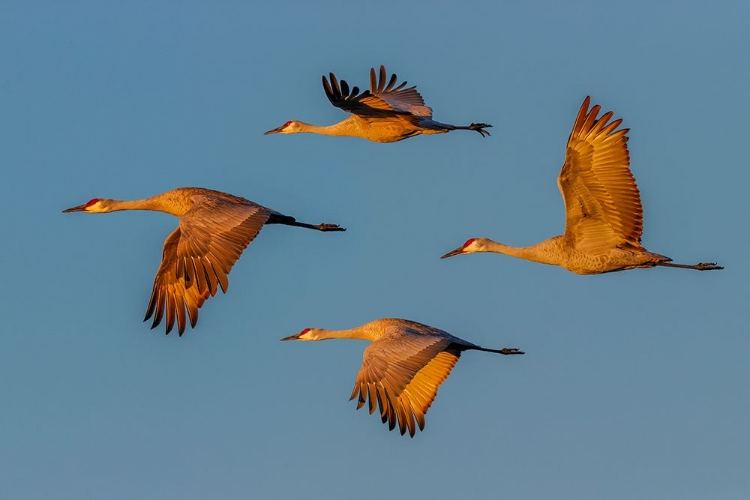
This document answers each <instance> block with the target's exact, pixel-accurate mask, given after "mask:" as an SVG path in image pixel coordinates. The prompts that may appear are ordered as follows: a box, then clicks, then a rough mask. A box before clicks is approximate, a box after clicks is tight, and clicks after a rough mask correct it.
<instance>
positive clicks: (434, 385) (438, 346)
mask: <svg viewBox="0 0 750 500" xmlns="http://www.w3.org/2000/svg"><path fill="white" fill-rule="evenodd" d="M389 329H390V330H391V332H392V333H391V334H389V335H386V336H384V337H382V338H381V339H379V340H378V341H376V342H374V343H373V344H372V345H371V346H369V347H368V348H367V349H365V352H364V356H363V363H362V368H361V369H360V371H359V373H358V374H357V379H356V381H355V384H354V390H353V391H352V396H351V398H350V399H354V398H355V397H358V401H357V409H359V408H361V407H363V406H364V404H365V402H368V401H369V410H370V413H373V412H374V408H375V406H379V407H380V416H381V420H382V421H383V422H384V423H385V422H388V425H389V428H390V429H391V430H392V429H394V428H395V427H396V425H398V427H399V431H400V432H401V434H405V433H406V432H407V431H408V432H409V435H410V436H412V437H413V436H414V434H415V432H416V428H417V427H419V429H420V430H422V429H424V425H425V414H426V413H427V410H428V409H429V408H430V406H431V405H432V402H433V401H434V400H435V396H436V394H437V391H438V387H439V386H440V384H441V383H442V382H443V381H444V380H445V379H446V378H447V377H448V375H449V374H450V372H451V370H452V369H453V367H454V366H455V364H456V362H457V361H458V358H459V356H460V348H459V347H458V346H457V345H456V344H454V343H453V338H452V337H449V336H447V337H441V336H433V335H426V334H424V333H422V332H418V331H416V330H412V329H409V328H404V327H389Z"/></svg>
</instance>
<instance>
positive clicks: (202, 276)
mask: <svg viewBox="0 0 750 500" xmlns="http://www.w3.org/2000/svg"><path fill="white" fill-rule="evenodd" d="M118 210H155V211H158V212H165V213H168V214H172V215H175V216H177V217H179V218H180V224H179V226H178V227H177V229H175V230H174V232H172V234H170V235H169V236H168V237H167V239H166V240H165V241H164V249H163V253H162V261H161V265H160V266H159V270H158V271H157V272H156V278H155V279H154V288H153V291H152V292H151V299H150V300H149V303H148V308H147V310H146V317H145V318H144V320H143V321H146V320H148V319H149V318H150V317H151V316H152V315H153V317H154V321H153V324H152V325H151V328H152V329H153V328H156V327H157V326H158V325H159V323H160V322H161V320H162V317H163V316H164V313H165V312H166V315H167V323H166V328H167V334H169V332H170V331H172V327H173V326H174V322H175V318H176V319H177V331H178V332H179V334H180V336H182V333H183V332H184V331H185V323H186V317H185V310H186V309H187V316H188V319H189V320H190V326H191V327H193V328H195V325H196V323H197V322H198V309H199V308H200V307H201V306H202V305H203V302H205V301H206V299H208V298H209V296H211V297H212V296H214V295H216V291H217V289H218V287H221V290H222V291H223V292H224V293H226V291H227V288H228V286H229V279H228V275H229V272H230V270H231V269H232V266H233V265H234V263H235V262H237V259H239V258H240V255H241V254H242V251H243V250H244V249H245V248H247V246H248V245H249V244H250V242H251V241H253V239H254V238H255V236H257V234H258V233H259V232H260V230H261V228H262V227H263V225H264V224H285V225H287V226H296V227H304V228H307V229H315V230H318V231H345V229H344V228H342V227H339V226H338V225H336V224H318V225H312V224H305V223H303V222H297V221H296V220H295V219H294V217H289V216H288V215H284V214H281V213H279V212H276V211H275V210H271V209H270V208H266V207H263V206H261V205H258V204H257V203H253V202H252V201H249V200H246V199H244V198H240V197H239V196H232V195H231V194H227V193H222V192H220V191H213V190H211V189H203V188H179V189H174V190H172V191H167V192H165V193H162V194H158V195H156V196H153V197H151V198H146V199H144V200H132V201H131V200H125V201H123V200H110V199H105V198H94V199H92V200H90V201H89V202H87V203H85V204H83V205H79V206H77V207H73V208H69V209H67V210H63V212H65V213H67V212H86V213H90V214H99V213H108V212H115V211H118Z"/></svg>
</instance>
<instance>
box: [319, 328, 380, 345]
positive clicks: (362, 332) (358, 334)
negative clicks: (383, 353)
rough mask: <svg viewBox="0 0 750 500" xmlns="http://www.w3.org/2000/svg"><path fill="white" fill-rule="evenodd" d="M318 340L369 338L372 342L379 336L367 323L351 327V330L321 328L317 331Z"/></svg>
mask: <svg viewBox="0 0 750 500" xmlns="http://www.w3.org/2000/svg"><path fill="white" fill-rule="evenodd" d="M316 336H317V339H316V340H328V339H359V340H369V341H371V342H373V341H375V340H377V338H378V336H377V335H376V332H375V331H373V330H371V329H369V328H367V325H363V326H360V327H357V328H351V329H349V330H323V329H320V330H318V332H317V335H316Z"/></svg>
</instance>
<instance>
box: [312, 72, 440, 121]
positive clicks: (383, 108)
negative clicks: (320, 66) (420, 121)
mask: <svg viewBox="0 0 750 500" xmlns="http://www.w3.org/2000/svg"><path fill="white" fill-rule="evenodd" d="M329 77H330V79H331V82H330V83H329V82H328V80H327V79H326V77H325V76H323V88H324V89H325V92H326V96H328V100H329V101H331V104H333V105H334V106H336V107H337V108H341V109H343V110H344V111H348V112H350V113H354V114H355V115H360V116H366V117H382V116H393V115H394V114H400V115H404V114H407V115H413V116H419V117H424V118H432V109H430V108H429V107H428V106H425V104H424V99H422V96H421V95H420V94H419V92H418V91H417V87H408V88H404V87H405V86H406V82H402V83H401V84H400V85H399V86H398V87H396V86H395V85H396V80H397V76H396V75H395V74H393V75H391V78H390V80H388V83H387V84H386V79H387V73H386V71H385V66H382V65H381V66H380V78H379V79H378V77H377V75H376V74H375V68H371V69H370V90H365V91H364V92H362V93H360V92H359V88H358V87H353V88H352V89H351V90H350V89H349V84H348V83H346V80H341V84H340V85H339V81H338V80H337V79H336V76H335V75H334V74H333V73H329Z"/></svg>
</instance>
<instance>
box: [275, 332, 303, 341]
mask: <svg viewBox="0 0 750 500" xmlns="http://www.w3.org/2000/svg"><path fill="white" fill-rule="evenodd" d="M300 335H301V334H299V333H297V334H294V335H290V336H288V337H284V338H283V339H279V340H281V341H284V340H297V339H298V338H299V336H300Z"/></svg>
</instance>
